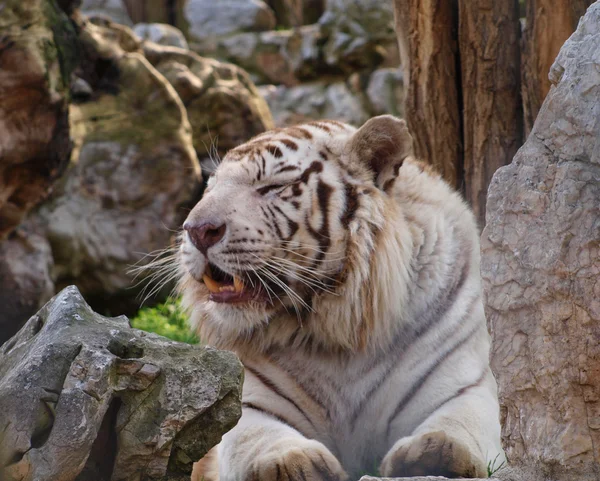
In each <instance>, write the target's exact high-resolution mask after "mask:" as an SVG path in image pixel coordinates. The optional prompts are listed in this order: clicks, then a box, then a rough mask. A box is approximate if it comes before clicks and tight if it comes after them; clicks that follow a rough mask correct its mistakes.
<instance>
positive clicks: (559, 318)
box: [481, 2, 600, 481]
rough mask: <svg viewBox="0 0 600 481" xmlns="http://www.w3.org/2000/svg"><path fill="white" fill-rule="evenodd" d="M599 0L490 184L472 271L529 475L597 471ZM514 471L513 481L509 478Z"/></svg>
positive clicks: (593, 474)
mask: <svg viewBox="0 0 600 481" xmlns="http://www.w3.org/2000/svg"><path fill="white" fill-rule="evenodd" d="M598 32H600V2H596V3H594V4H593V5H592V6H591V7H590V8H589V10H588V12H587V13H586V15H585V16H584V17H583V19H582V20H580V22H579V26H578V28H577V31H576V32H575V33H574V34H573V35H572V36H571V38H570V39H569V40H568V41H567V42H566V43H565V45H564V46H563V48H562V49H561V51H560V53H559V55H558V57H557V59H556V61H555V63H554V65H553V67H552V70H551V72H550V79H551V81H552V83H553V84H554V85H553V87H552V88H551V90H550V93H549V94H548V96H547V98H546V100H545V102H544V104H543V106H542V109H541V111H540V113H539V115H538V118H537V120H536V122H535V125H534V127H533V130H532V132H531V135H530V136H529V138H528V139H527V142H526V143H525V145H523V147H522V148H521V149H520V150H519V151H518V153H517V154H516V156H515V158H514V159H513V162H512V163H511V164H510V165H508V166H506V167H502V168H500V169H498V170H497V171H496V173H495V174H494V177H493V179H492V182H491V185H490V187H489V191H488V201H487V215H486V220H487V226H486V227H485V229H484V231H483V234H482V265H481V271H482V276H483V280H484V288H485V292H486V297H487V301H486V311H487V319H488V321H489V323H490V327H491V331H492V335H493V344H492V346H493V348H492V357H491V365H492V369H493V370H494V374H495V375H496V379H497V381H498V385H499V399H500V405H501V415H502V425H503V431H502V435H503V444H504V448H505V450H506V453H507V455H508V459H509V463H510V464H511V465H512V466H513V467H516V468H523V469H528V470H529V471H530V472H531V473H533V475H532V476H530V477H528V478H523V479H528V480H529V481H537V480H542V479H544V480H545V479H550V478H551V479H553V480H554V481H567V480H574V479H577V480H578V481H586V480H592V479H594V480H597V479H598V473H599V472H600V463H599V462H600V348H599V345H598V339H600V282H599V281H598V279H599V278H600V249H599V246H600V143H599V142H598V139H599V138H600V103H599V102H598V95H599V94H600V34H599V33H598ZM511 479H517V478H516V477H515V478H511Z"/></svg>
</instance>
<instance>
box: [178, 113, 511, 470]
mask: <svg viewBox="0 0 600 481" xmlns="http://www.w3.org/2000/svg"><path fill="white" fill-rule="evenodd" d="M411 151H412V139H411V136H410V134H409V133H408V130H407V128H406V124H405V122H404V121H403V120H398V119H396V118H394V117H391V116H381V117H375V118H373V119H371V120H369V121H368V122H366V123H365V124H364V125H363V126H362V127H361V128H360V129H358V130H357V129H355V128H354V127H351V126H349V125H346V124H342V123H340V122H335V121H319V122H311V123H308V124H305V125H300V126H297V127H291V128H285V129H276V130H273V131H270V132H266V133H264V134H261V135H259V136H257V137H255V138H253V139H251V140H250V141H249V142H247V143H246V144H243V145H242V146H240V147H237V148H236V149H233V150H232V151H230V152H229V153H228V154H227V155H226V156H225V157H224V159H223V161H222V162H221V163H220V165H219V166H218V168H217V169H216V171H215V172H214V174H213V175H212V176H211V178H210V179H209V182H208V186H207V190H206V191H205V194H204V197H203V198H202V200H201V201H200V202H199V203H198V204H197V205H196V206H195V207H194V209H193V210H192V211H191V212H190V214H189V216H188V218H187V220H186V222H185V224H184V234H183V238H182V245H181V249H180V256H179V257H180V265H181V271H182V279H181V282H180V288H181V291H182V293H183V299H184V304H185V305H186V306H188V307H189V309H190V311H191V319H192V321H193V324H194V325H195V326H196V327H197V328H198V330H199V333H200V336H201V337H202V339H203V340H204V341H206V342H207V343H208V344H211V345H214V346H216V347H219V348H224V349H231V350H234V351H235V352H236V353H237V354H238V355H239V357H240V359H241V360H242V362H243V363H244V366H245V372H246V375H245V382H244V388H243V404H242V405H243V410H242V417H241V419H240V421H239V423H238V424H237V426H236V427H235V428H234V429H233V430H231V431H230V432H229V433H227V434H226V435H225V436H223V439H222V441H221V443H220V444H219V445H218V446H217V447H216V448H214V449H213V450H211V452H210V453H209V455H207V456H206V457H205V458H204V459H203V460H202V461H201V462H200V463H198V464H197V465H196V470H195V471H196V473H195V476H197V479H201V478H202V477H203V478H204V479H206V480H211V479H220V480H221V481H230V480H231V481H250V480H266V481H269V480H345V479H348V478H352V479H356V478H358V477H359V476H360V475H361V474H362V473H364V472H365V471H373V469H374V467H375V468H376V467H377V466H378V465H379V470H380V473H381V474H382V475H384V476H411V475H444V476H449V477H485V476H487V472H486V470H487V467H488V463H489V462H490V461H492V460H496V461H498V462H502V460H503V459H504V454H503V452H502V448H501V445H500V423H499V412H498V411H499V408H498V401H497V394H496V382H495V380H494V377H493V375H492V373H491V371H490V368H489V364H488V351H489V347H490V340H489V335H488V332H487V328H486V321H485V316H484V311H483V305H482V299H481V285H480V276H479V241H478V233H477V229H476V226H475V222H474V219H473V216H472V214H471V212H470V211H469V209H468V207H467V206H466V205H465V203H464V202H463V201H462V200H461V198H460V197H459V195H458V194H457V193H455V192H453V191H452V190H451V189H450V187H449V186H448V185H447V184H446V183H444V181H443V180H442V179H441V178H440V177H439V176H438V175H436V174H435V173H433V172H432V171H431V169H429V168H428V167H427V166H426V165H425V164H423V163H421V162H419V161H416V160H415V159H414V158H413V157H412V156H411Z"/></svg>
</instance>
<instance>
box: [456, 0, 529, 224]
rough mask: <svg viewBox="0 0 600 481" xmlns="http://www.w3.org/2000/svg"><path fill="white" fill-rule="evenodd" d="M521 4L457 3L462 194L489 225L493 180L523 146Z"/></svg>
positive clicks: (471, 0) (509, 1) (492, 0)
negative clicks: (489, 190)
mask: <svg viewBox="0 0 600 481" xmlns="http://www.w3.org/2000/svg"><path fill="white" fill-rule="evenodd" d="M519 30H520V27H519V5H518V0H506V1H501V2H498V1H495V0H459V32H458V38H459V48H460V66H461V85H462V86H463V90H464V92H463V95H462V97H463V108H462V115H463V121H462V123H463V142H464V144H463V145H464V154H463V171H464V189H465V196H466V198H467V201H468V202H469V203H470V204H471V207H472V208H473V211H474V213H475V216H476V218H477V220H478V222H479V225H481V226H482V227H483V224H484V222H485V202H486V195H487V187H488V185H489V182H490V180H491V179H492V175H493V174H494V172H495V171H496V169H498V167H501V166H503V165H506V164H508V163H509V162H510V160H511V159H512V158H513V156H514V155H515V153H516V152H517V149H518V148H519V147H520V146H521V132H522V120H521V119H522V113H521V99H520V95H519V90H520V76H519V63H520V52H519Z"/></svg>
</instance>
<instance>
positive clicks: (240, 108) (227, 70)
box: [144, 43, 273, 165]
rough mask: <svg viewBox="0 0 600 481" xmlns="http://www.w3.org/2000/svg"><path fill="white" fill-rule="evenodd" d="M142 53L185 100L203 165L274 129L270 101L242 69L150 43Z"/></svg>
mask: <svg viewBox="0 0 600 481" xmlns="http://www.w3.org/2000/svg"><path fill="white" fill-rule="evenodd" d="M144 53H145V55H146V58H147V59H148V60H149V61H150V62H151V63H152V64H153V65H154V67H155V68H156V69H157V70H158V71H159V72H160V73H161V74H162V75H164V77H165V78H166V79H167V80H168V81H169V82H170V83H171V85H173V87H174V88H175V90H176V91H177V93H178V95H179V97H180V98H181V100H182V101H183V103H184V104H185V106H186V109H187V115H188V117H189V119H190V122H191V124H192V126H193V129H192V133H193V146H194V148H195V149H196V153H197V155H198V158H199V159H200V160H201V161H204V162H203V165H205V162H207V161H209V159H210V157H211V155H212V156H215V155H216V156H223V155H225V153H226V152H227V151H228V150H230V149H232V148H234V147H236V146H238V145H239V144H241V143H243V142H245V141H247V140H248V139H249V138H251V137H253V136H255V135H258V134H259V133H261V132H264V131H265V130H268V129H271V128H273V120H272V117H271V113H270V112H269V107H268V106H267V103H266V102H265V101H264V99H263V98H262V97H261V96H260V94H259V92H258V90H257V89H256V87H255V86H254V84H253V83H252V81H251V80H250V78H249V77H248V74H247V73H246V72H244V71H243V70H242V69H241V68H239V67H237V66H235V65H232V64H227V63H223V62H218V61H216V60H212V59H207V58H203V57H200V56H198V55H196V54H195V53H193V52H189V51H186V50H182V49H178V48H173V47H161V46H159V45H156V44H152V43H146V44H145V45H144ZM215 160H216V159H215ZM209 163H210V162H209Z"/></svg>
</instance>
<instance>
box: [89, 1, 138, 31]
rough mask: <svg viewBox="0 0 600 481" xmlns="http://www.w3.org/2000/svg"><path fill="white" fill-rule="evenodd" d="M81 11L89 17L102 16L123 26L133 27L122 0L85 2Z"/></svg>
mask: <svg viewBox="0 0 600 481" xmlns="http://www.w3.org/2000/svg"><path fill="white" fill-rule="evenodd" d="M81 11H82V12H83V13H84V14H85V15H87V16H89V17H93V16H102V17H107V18H109V19H111V20H112V21H113V22H116V23H120V24H122V25H127V26H131V25H133V22H132V21H131V18H129V14H128V13H127V8H126V7H125V4H124V3H123V1H122V0H83V1H82V4H81Z"/></svg>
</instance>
